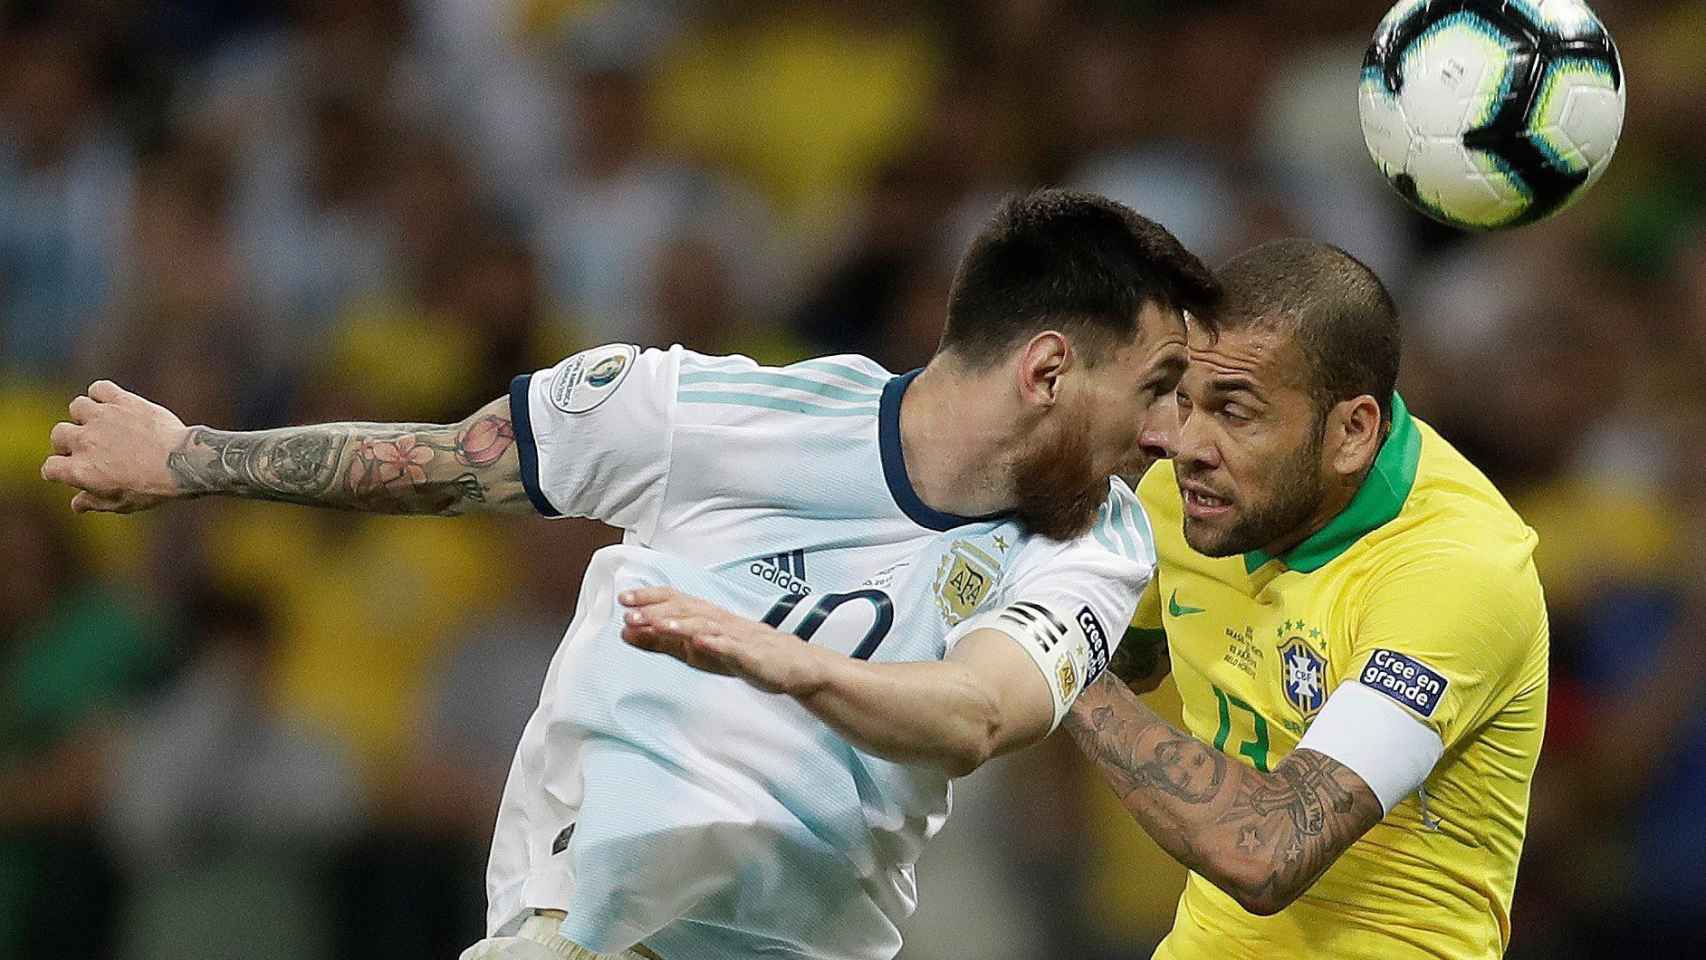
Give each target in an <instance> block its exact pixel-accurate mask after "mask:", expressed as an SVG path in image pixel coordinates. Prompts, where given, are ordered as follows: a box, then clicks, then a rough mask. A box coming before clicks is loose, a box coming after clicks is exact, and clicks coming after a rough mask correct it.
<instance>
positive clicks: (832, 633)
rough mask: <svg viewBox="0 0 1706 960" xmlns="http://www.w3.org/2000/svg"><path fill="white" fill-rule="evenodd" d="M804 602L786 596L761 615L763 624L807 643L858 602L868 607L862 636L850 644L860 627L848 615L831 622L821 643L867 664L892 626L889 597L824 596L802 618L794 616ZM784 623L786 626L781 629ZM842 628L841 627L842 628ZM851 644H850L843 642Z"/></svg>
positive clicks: (867, 593) (872, 592) (862, 593)
mask: <svg viewBox="0 0 1706 960" xmlns="http://www.w3.org/2000/svg"><path fill="white" fill-rule="evenodd" d="M805 599H806V598H805V597H803V596H801V595H800V594H797V593H790V594H788V595H787V596H785V597H783V598H782V599H780V600H778V601H776V604H775V606H772V607H771V608H770V612H769V613H767V614H765V615H764V622H765V623H766V624H769V625H770V626H772V627H775V628H776V629H778V630H786V631H788V632H789V633H792V634H793V635H794V636H796V637H799V638H800V639H801V640H804V641H806V642H808V643H809V642H811V639H812V637H814V636H816V635H817V633H818V630H819V629H820V628H822V627H823V626H824V625H825V624H826V623H828V621H829V620H830V618H831V614H834V613H836V612H837V611H838V610H840V609H841V608H842V607H843V606H844V605H846V604H848V603H852V602H853V601H856V600H860V601H864V603H867V604H870V608H871V618H870V621H869V623H868V624H865V632H864V634H863V635H861V636H859V637H858V639H857V640H853V632H854V631H855V630H856V629H857V628H858V625H860V624H861V623H864V621H863V620H861V618H859V617H855V616H853V615H852V611H851V610H849V611H848V612H847V613H844V614H842V616H840V617H836V618H835V623H833V624H830V629H829V632H828V633H826V634H825V635H824V639H823V641H821V642H823V643H825V644H827V645H829V646H833V647H837V648H840V649H849V648H851V650H852V653H851V654H850V656H852V657H853V659H855V660H869V659H871V654H873V653H876V652H877V646H878V645H879V644H881V643H882V642H883V638H884V637H886V636H888V635H889V629H890V628H891V627H893V626H894V601H893V600H890V599H889V595H888V594H886V593H884V592H882V591H881V590H876V589H865V590H854V591H852V592H851V593H826V594H824V595H822V596H820V597H818V598H817V599H816V601H814V602H813V603H812V604H811V606H809V607H806V608H805V612H804V613H803V614H799V615H798V616H796V615H795V614H796V613H797V612H798V611H797V608H798V607H799V605H800V601H802V600H805ZM784 623H787V624H788V625H787V626H783V624H784ZM843 624H845V626H843ZM849 640H853V642H851V643H847V642H846V641H849Z"/></svg>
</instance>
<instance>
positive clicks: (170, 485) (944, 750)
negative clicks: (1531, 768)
mask: <svg viewBox="0 0 1706 960" xmlns="http://www.w3.org/2000/svg"><path fill="white" fill-rule="evenodd" d="M1215 293H1216V287H1215V284H1214V281H1213V280H1212V278H1211V277H1210V276H1209V275H1208V273H1207V271H1206V270H1205V269H1204V268H1203V267H1202V265H1201V264H1200V262H1198V261H1197V260H1196V259H1195V258H1194V257H1192V256H1191V255H1190V254H1189V253H1188V252H1186V251H1184V250H1183V248H1181V247H1180V246H1179V244H1178V243H1177V241H1176V240H1174V239H1173V238H1172V237H1171V236H1170V235H1169V234H1167V233H1166V231H1164V230H1162V229H1161V228H1159V227H1158V226H1156V225H1154V224H1152V223H1150V222H1148V221H1146V220H1143V219H1142V218H1141V217H1138V216H1137V215H1136V214H1133V213H1132V212H1131V211H1129V210H1126V209H1125V208H1123V207H1120V206H1118V205H1117V204H1113V203H1111V202H1109V201H1106V200H1103V199H1101V198H1096V197H1090V196H1085V195H1076V194H1066V193H1060V192H1044V193H1040V194H1034V195H1032V196H1030V197H1027V198H1023V199H1019V200H1015V201H1011V202H1009V203H1008V204H1007V205H1005V206H1004V207H1003V208H1002V210H1001V211H1000V212H999V213H998V215H997V217H996V218H995V220H994V221H992V223H991V224H990V226H989V227H988V228H986V230H985V231H984V233H983V234H981V235H980V236H979V238H978V239H977V240H976V241H974V243H973V245H972V248H971V250H970V251H969V252H968V253H967V255H966V258H965V260H964V261H963V262H962V265H961V269H960V272H959V274H958V276H957V277H956V279H955V284H954V290H953V292H952V294H951V297H950V306H949V316H948V323H947V328H946V330H945V333H944V336H943V343H942V348H941V350H940V351H939V353H938V355H937V357H936V358H935V359H934V360H932V362H931V364H930V365H929V366H928V367H927V368H925V369H924V370H923V371H921V372H918V373H914V374H907V375H903V376H894V375H892V374H890V373H889V372H887V371H885V370H883V369H882V368H881V367H879V366H878V365H876V364H875V363H873V362H871V361H869V360H865V359H863V358H858V357H831V358H823V359H818V360H808V361H805V362H803V363H799V364H795V365H793V366H789V367H781V368H764V367H759V366H758V365H756V364H754V363H752V362H751V361H748V360H745V359H743V358H716V357H708V356H704V355H701V354H696V353H692V352H690V351H687V350H684V349H682V348H679V347H676V348H672V349H670V350H647V351H641V350H639V349H637V348H634V347H630V346H624V345H613V346H609V347H601V348H597V349H594V350H589V351H586V352H584V353H581V354H578V355H576V356H574V357H570V358H569V359H567V360H565V361H563V362H562V363H561V364H558V365H557V366H556V367H553V368H550V369H548V370H544V371H540V372H538V373H536V374H532V375H528V376H523V377H518V378H517V380H516V382H515V383H514V384H513V385H512V389H511V392H510V395H509V396H508V397H505V398H501V399H500V400H498V401H495V402H494V403H493V404H491V405H488V407H486V408H485V409H483V410H482V411H480V412H478V413H476V414H475V415H474V416H472V417H470V418H469V419H468V420H465V421H463V422H462V423H461V424H456V425H451V426H447V427H427V426H418V425H389V426H385V425H373V424H333V425H326V426H321V427H301V428H289V429H285V430H279V431H266V432H262V433H223V432H220V431H214V430H208V429H206V428H203V427H196V428H185V427H183V425H182V424H181V423H180V422H178V421H177V419H176V418H175V417H173V416H172V415H171V414H170V413H169V412H168V411H165V410H164V408H161V407H158V406H156V405H154V404H151V403H149V402H148V401H145V400H143V399H141V398H140V397H136V396H134V395H131V394H128V393H125V392H123V391H122V390H120V389H119V388H117V387H115V386H113V385H111V384H107V383H104V382H102V383H98V384H96V385H94V386H93V387H92V388H91V390H90V394H89V395H88V396H85V397H79V398H77V399H76V400H74V401H73V402H72V406H71V413H72V422H70V423H66V424H61V425H59V426H57V427H56V428H55V430H54V434H53V443H54V446H55V449H56V455H55V456H54V457H51V458H49V460H48V461H47V463H46V464H45V465H44V467H43V474H44V476H46V477H48V478H49V479H59V480H63V481H65V482H68V483H71V484H72V485H74V486H77V487H79V488H80V491H81V492H79V493H78V494H77V495H76V497H75V498H74V500H73V507H74V508H75V509H79V510H88V509H96V510H116V511H128V510H132V509H139V508H142V507H146V506H151V505H153V504H154V503H157V502H159V501H160V500H163V499H168V498H172V497H183V496H197V495H203V494H207V493H223V494H233V495H242V496H251V497H259V498H264V499H275V500H287V501H291V502H298V503H308V504H317V505H327V506H338V507H345V508H353V509H367V510H384V511H388V512H410V513H426V512H431V513H455V512H460V511H463V510H466V509H471V508H476V507H482V506H483V507H499V508H525V507H527V506H528V505H531V508H533V509H536V510H538V511H539V512H541V513H544V514H546V515H547V516H558V515H574V516H590V517H596V518H598V519H601V520H604V521H606V522H608V523H611V524H614V525H617V526H620V527H622V528H623V529H624V530H625V531H626V532H625V536H624V542H623V543H622V544H621V545H620V546H615V547H610V548H606V549H605V550H602V551H600V552H599V553H598V554H597V555H595V557H594V558H593V560H592V562H591V563H590V564H589V566H588V569H587V573H586V578H585V580H584V582H583V586H582V591H581V596H580V600H579V603H578V605H577V607H576V611H575V618H574V621H573V623H571V625H570V627H569V630H568V632H567V634H566V636H565V638H564V641H563V643H562V645H561V646H560V648H559V650H558V652H557V655H556V657H555V658H554V660H553V662H552V665H551V667H550V670H549V673H548V675H547V677H546V682H545V686H544V690H543V692H542V694H541V698H540V704H539V707H538V710H537V711H536V712H535V714H534V716H533V718H532V720H531V721H530V722H529V724H528V727H527V729H526V732H525V733H524V734H523V736H522V741H521V744H520V745H519V747H518V749H517V752H516V758H515V762H514V765H513V766H512V769H511V773H510V777H509V782H508V784H507V786H506V789H505V796H504V800H503V803H502V807H501V810H500V813H499V819H498V825H497V829H496V832H495V835H494V839H493V848H492V857H491V862H490V867H489V871H488V894H489V897H490V909H489V913H488V926H489V928H490V932H491V934H492V935H493V936H492V938H491V939H488V940H487V941H484V942H482V943H481V944H478V945H476V946H475V947H473V948H471V949H470V950H469V951H468V953H467V954H466V955H467V956H470V957H516V958H521V957H529V956H553V955H554V956H590V955H595V954H593V953H589V951H596V952H597V953H599V954H615V953H622V952H624V951H644V952H643V953H638V952H636V953H633V954H631V955H639V956H662V957H664V958H667V960H686V958H692V960H701V958H745V957H753V956H774V957H798V958H806V957H812V958H845V960H867V958H869V960H878V958H888V957H892V956H893V955H894V954H895V953H896V952H897V951H898V950H899V947H900V937H899V934H898V931H897V929H896V926H895V921H896V920H898V919H899V918H901V917H903V916H904V915H906V914H907V913H909V912H910V911H911V910H912V908H913V906H914V904H915V902H916V895H915V891H914V886H913V870H912V865H913V863H914V862H915V861H916V859H917V856H918V852H919V850H920V848H921V847H922V845H923V843H924V842H925V841H926V840H927V839H928V838H929V837H930V836H931V834H933V833H934V832H935V831H936V830H937V829H938V828H939V827H940V825H941V823H942V820H943V818H944V817H945V816H946V815H947V812H948V806H949V780H950V778H951V777H953V776H956V775H959V774H962V773H965V772H969V771H970V770H972V769H975V768H976V766H977V765H978V764H980V763H982V762H983V761H984V760H985V759H987V758H989V757H991V756H994V755H997V754H1000V753H1004V752H1007V751H1010V750H1013V749H1017V748H1019V747H1022V746H1025V745H1027V744H1029V743H1033V742H1035V741H1037V740H1039V739H1041V738H1042V737H1043V736H1046V735H1047V734H1048V732H1049V731H1050V730H1052V729H1053V727H1054V726H1055V725H1056V724H1057V723H1058V722H1059V720H1060V718H1061V716H1062V715H1063V714H1064V713H1065V711H1066V709H1067V707H1068V706H1069V705H1070V703H1071V702H1072V700H1073V698H1074V697H1076V696H1077V694H1078V692H1079V691H1080V690H1082V689H1083V687H1084V685H1085V684H1086V683H1087V682H1088V681H1089V680H1090V679H1092V678H1093V677H1094V676H1095V675H1096V674H1097V673H1098V672H1100V670H1101V669H1102V668H1103V667H1104V666H1105V664H1106V662H1107V660H1108V657H1109V656H1110V655H1111V653H1112V650H1113V645H1114V643H1115V642H1116V641H1117V639H1118V637H1119V635H1120V631H1121V628H1122V627H1123V625H1124V624H1125V623H1126V622H1127V621H1128V620H1129V619H1130V616H1131V613H1132V611H1133V609H1134V608H1135V606H1136V603H1137V598H1138V595H1139V593H1140V592H1141V590H1142V589H1143V587H1144V586H1145V584H1146V583H1147V581H1148V578H1149V576H1150V572H1151V569H1152V566H1153V563H1154V553H1153V545H1152V541H1151V539H1150V536H1149V532H1148V529H1147V527H1146V525H1145V522H1144V520H1143V518H1142V515H1141V513H1139V511H1138V509H1137V505H1136V501H1135V499H1134V498H1133V497H1132V494H1131V492H1130V490H1129V489H1128V488H1127V487H1125V486H1124V485H1123V483H1121V482H1119V481H1117V480H1115V481H1110V480H1108V479H1107V478H1108V477H1109V476H1110V475H1111V474H1115V473H1118V472H1121V471H1122V469H1128V468H1131V467H1133V466H1135V461H1136V459H1137V458H1138V456H1139V439H1140V432H1141V430H1142V428H1143V425H1144V421H1145V417H1146V414H1147V410H1148V408H1149V405H1150V403H1151V402H1152V401H1153V400H1154V399H1156V397H1157V395H1158V394H1160V393H1162V392H1164V391H1167V390H1170V389H1171V385H1172V382H1173V381H1174V380H1175V379H1176V377H1177V374H1178V372H1179V370H1180V369H1181V368H1182V366H1183V364H1184V359H1185V356H1184V350H1183V324H1182V320H1181V317H1180V314H1181V311H1182V310H1185V309H1191V308H1198V307H1200V306H1202V305H1204V304H1205V303H1206V302H1207V301H1209V300H1211V299H1212V298H1213V296H1214V295H1215ZM512 441H513V442H512ZM663 586H667V587H671V588H674V589H676V590H679V591H682V592H685V593H689V594H693V595H696V596H700V597H705V598H708V599H710V600H713V601H715V602H716V603H718V604H719V605H720V606H722V607H725V608H727V609H729V610H732V611H735V612H737V613H743V614H746V615H748V616H751V617H754V618H759V619H762V620H763V621H764V622H766V623H769V624H771V625H772V626H774V627H776V628H778V629H780V630H783V631H787V632H789V633H792V634H794V635H795V636H797V637H798V638H799V639H800V640H802V641H807V642H809V645H810V647H811V648H812V649H814V650H821V651H824V652H825V653H833V654H834V657H833V660H834V661H835V662H837V663H844V664H847V665H849V666H848V668H847V669H840V670H835V671H826V672H824V673H823V675H822V676H819V677H815V678H814V683H815V684H816V687H815V689H814V690H812V691H810V692H809V694H807V695H803V696H801V695H798V694H799V693H800V691H793V690H790V691H789V692H793V693H796V694H797V696H796V697H795V698H789V697H780V696H773V695H771V694H770V693H768V692H765V690H760V689H754V688H752V687H748V686H740V685H735V684H730V683H728V682H727V681H726V680H722V679H721V678H718V677H714V676H710V675H708V674H705V673H701V672H699V671H696V670H693V669H691V668H690V667H688V666H686V665H684V664H681V663H678V662H676V661H673V660H669V659H665V658H658V657H654V656H651V655H649V654H647V653H645V652H643V651H641V650H636V649H634V648H633V647H630V646H629V645H627V644H626V643H624V642H623V637H622V634H623V630H624V624H625V623H626V622H627V616H626V615H625V612H624V608H623V605H622V602H621V598H622V597H624V596H627V597H629V599H630V600H632V595H633V594H634V592H635V591H642V592H643V591H645V590H646V589H648V588H656V587H663ZM825 662H829V661H827V660H826V661H825ZM895 698H902V699H916V700H918V701H922V702H930V703H932V704H934V705H935V707H936V709H934V710H933V711H932V712H931V714H930V715H929V716H927V717H917V718H915V719H913V720H911V721H909V722H908V724H895V725H892V726H891V727H889V728H887V729H883V730H880V731H876V732H873V733H871V734H869V735H865V736H863V737H861V738H859V739H858V741H857V742H850V741H849V740H848V739H846V738H844V737H843V736H841V735H838V734H836V733H835V732H834V728H832V726H830V725H829V724H826V723H825V722H823V721H824V720H828V721H830V723H831V724H834V723H836V722H837V719H838V718H843V717H845V716H846V715H847V714H849V713H859V712H870V711H874V710H878V709H880V708H881V705H882V704H883V703H888V702H893V701H894V699H895ZM841 726H842V728H843V729H845V726H844V725H841Z"/></svg>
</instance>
